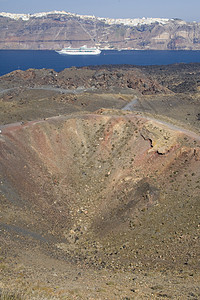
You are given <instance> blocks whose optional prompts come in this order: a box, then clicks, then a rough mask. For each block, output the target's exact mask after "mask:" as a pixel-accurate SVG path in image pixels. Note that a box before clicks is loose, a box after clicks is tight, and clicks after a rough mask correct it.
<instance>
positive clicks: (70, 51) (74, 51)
mask: <svg viewBox="0 0 200 300" xmlns="http://www.w3.org/2000/svg"><path fill="white" fill-rule="evenodd" d="M56 52H57V53H59V54H67V55H98V54H100V53H101V50H99V49H97V48H96V47H93V48H87V46H86V45H84V46H82V47H80V48H70V47H68V48H64V49H62V50H60V51H56Z"/></svg>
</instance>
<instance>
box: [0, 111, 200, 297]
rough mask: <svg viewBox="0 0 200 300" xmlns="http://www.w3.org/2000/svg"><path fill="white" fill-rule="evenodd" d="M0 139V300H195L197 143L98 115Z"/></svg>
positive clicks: (137, 120) (31, 127) (46, 123)
mask: <svg viewBox="0 0 200 300" xmlns="http://www.w3.org/2000/svg"><path fill="white" fill-rule="evenodd" d="M1 131H2V132H1V134H0V153H1V155H0V176H1V178H0V200H1V202H0V252H1V257H0V270H1V275H0V295H1V291H2V297H4V296H3V293H4V295H5V294H6V293H7V296H8V297H11V296H12V297H19V298H17V299H20V297H22V298H23V297H24V299H124V300H125V299H126V300H127V299H163V298H168V299H199V298H200V289H199V260H198V259H199V246H200V245H199V228H200V227H199V226H200V224H199V191H200V182H199V178H200V141H199V139H198V136H197V135H195V136H193V135H192V134H190V132H187V131H182V130H181V129H179V130H178V129H177V128H173V127H171V128H170V127H169V126H167V125H165V124H162V123H159V122H156V121H155V120H153V119H147V118H144V117H142V116H141V115H140V114H137V113H129V112H122V111H119V110H105V109H100V110H98V111H96V112H94V113H83V114H81V113H76V114H74V115H70V114H69V115H65V116H64V115H63V116H58V117H54V118H49V119H45V120H41V121H35V122H34V121H32V122H25V123H23V124H20V123H16V124H10V125H8V126H2V127H1ZM195 137H196V138H195ZM0 297H1V296H0ZM3 299H5V298H3ZM8 299H11V298H8ZM12 299H15V298H12Z"/></svg>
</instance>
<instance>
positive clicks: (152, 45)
mask: <svg viewBox="0 0 200 300" xmlns="http://www.w3.org/2000/svg"><path fill="white" fill-rule="evenodd" d="M83 45H87V46H97V47H98V48H100V49H107V50H109V49H117V50H123V49H124V50H132V49H134V50H200V23H197V22H190V23H189V22H185V21H183V20H180V19H177V18H175V19H163V18H142V19H139V18H137V19H136V18H133V19H111V18H99V17H95V16H86V15H85V16H84V15H78V14H74V13H69V12H65V11H53V12H45V13H36V14H12V13H5V12H2V13H0V49H33V50H47V49H49V50H59V49H62V48H64V47H69V46H71V47H80V46H83Z"/></svg>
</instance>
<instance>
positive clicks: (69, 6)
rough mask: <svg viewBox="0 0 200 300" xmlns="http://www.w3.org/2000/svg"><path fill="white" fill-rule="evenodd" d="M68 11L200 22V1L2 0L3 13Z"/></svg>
mask: <svg viewBox="0 0 200 300" xmlns="http://www.w3.org/2000/svg"><path fill="white" fill-rule="evenodd" d="M52 10H65V11H68V12H74V13H78V14H83V15H86V14H88V15H95V16H97V17H111V18H138V17H139V18H141V17H162V18H180V19H183V20H186V21H200V0H0V12H3V11H5V12H12V13H36V12H47V11H52Z"/></svg>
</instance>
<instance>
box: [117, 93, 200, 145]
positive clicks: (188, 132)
mask: <svg viewBox="0 0 200 300" xmlns="http://www.w3.org/2000/svg"><path fill="white" fill-rule="evenodd" d="M137 103H138V98H134V99H133V100H132V101H131V102H129V103H128V104H126V105H125V106H124V107H123V108H122V110H123V111H125V110H127V111H132V112H134V111H135V112H136V111H137V110H136V109H135V108H134V107H135V105H136V104H137ZM142 117H143V118H145V119H146V120H148V121H153V122H156V123H158V124H161V125H164V126H167V127H168V128H169V129H172V130H175V131H178V132H180V133H183V134H185V135H187V136H189V137H191V138H193V139H196V140H198V141H200V135H198V134H196V133H195V132H193V131H191V130H187V129H185V128H183V127H179V126H176V125H173V124H172V123H169V122H166V121H162V120H160V119H157V118H153V117H148V116H144V115H143V116H142Z"/></svg>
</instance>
